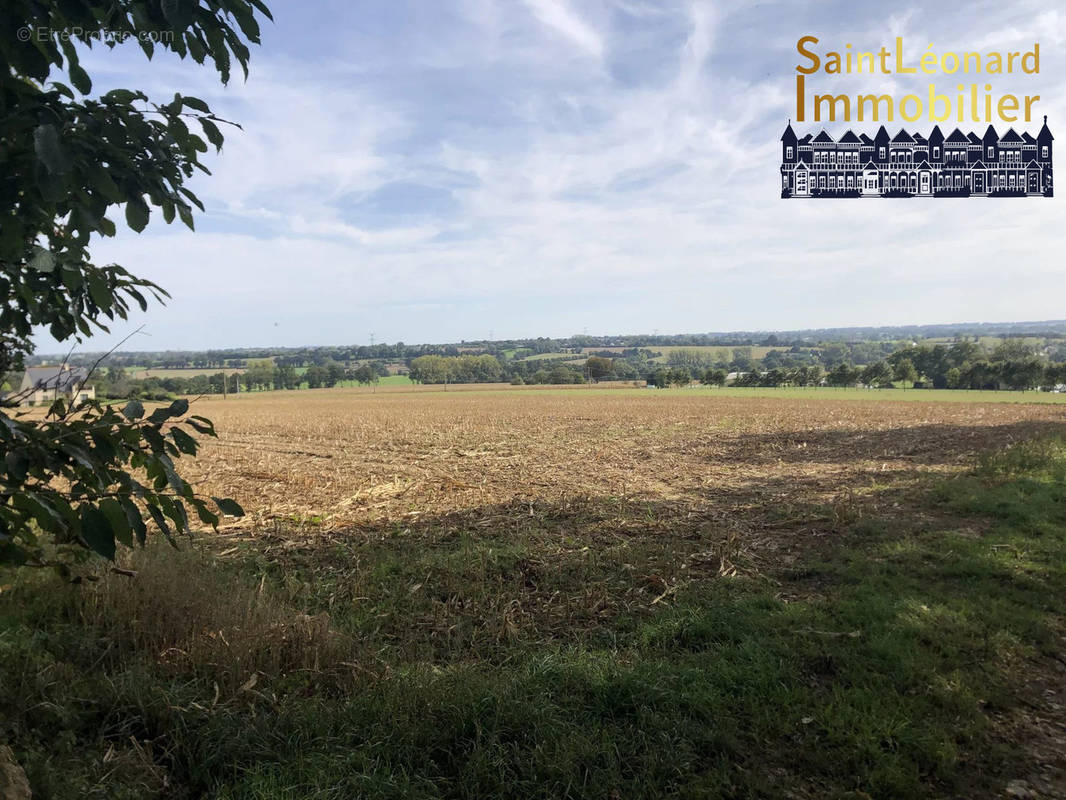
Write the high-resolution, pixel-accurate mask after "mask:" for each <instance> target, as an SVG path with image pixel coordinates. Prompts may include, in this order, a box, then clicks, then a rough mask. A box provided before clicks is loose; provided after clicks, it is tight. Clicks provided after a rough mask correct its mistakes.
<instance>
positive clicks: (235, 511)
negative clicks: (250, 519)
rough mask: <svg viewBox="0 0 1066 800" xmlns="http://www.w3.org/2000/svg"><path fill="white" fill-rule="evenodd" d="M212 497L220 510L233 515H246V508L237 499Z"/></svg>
mask: <svg viewBox="0 0 1066 800" xmlns="http://www.w3.org/2000/svg"><path fill="white" fill-rule="evenodd" d="M211 499H212V500H214V501H215V505H217V506H218V510H219V511H221V512H222V513H223V514H228V515H229V516H231V517H243V516H244V509H243V508H241V507H240V505H239V504H238V503H237V501H236V500H230V499H229V498H228V497H212V498H211Z"/></svg>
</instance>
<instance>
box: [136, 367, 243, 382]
mask: <svg viewBox="0 0 1066 800" xmlns="http://www.w3.org/2000/svg"><path fill="white" fill-rule="evenodd" d="M224 371H225V373H226V374H227V375H233V374H234V373H238V374H239V373H242V372H244V369H242V368H236V369H234V368H233V367H226V369H225V370H224ZM220 372H223V369H222V368H221V367H188V368H187V369H163V368H159V369H156V368H155V367H126V375H127V376H129V377H130V378H132V379H133V380H138V381H139V380H144V379H145V378H194V377H196V376H197V375H217V374H218V373H220Z"/></svg>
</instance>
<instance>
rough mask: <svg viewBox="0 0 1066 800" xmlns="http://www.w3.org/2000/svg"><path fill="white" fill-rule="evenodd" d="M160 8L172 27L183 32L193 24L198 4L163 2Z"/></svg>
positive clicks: (183, 0)
mask: <svg viewBox="0 0 1066 800" xmlns="http://www.w3.org/2000/svg"><path fill="white" fill-rule="evenodd" d="M160 7H161V8H162V11H163V16H164V17H166V20H167V22H168V23H170V27H172V28H173V29H174V30H175V31H183V30H185V29H186V28H188V27H189V26H190V25H192V23H193V17H194V14H195V13H196V3H195V2H193V0H162V2H161V3H160Z"/></svg>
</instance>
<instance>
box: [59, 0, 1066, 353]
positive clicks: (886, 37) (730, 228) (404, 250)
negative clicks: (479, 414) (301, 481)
mask: <svg viewBox="0 0 1066 800" xmlns="http://www.w3.org/2000/svg"><path fill="white" fill-rule="evenodd" d="M966 6H967V10H966V13H961V12H960V11H959V8H958V6H957V5H951V4H940V3H936V4H933V3H921V4H917V3H915V4H911V5H910V6H908V4H906V3H902V2H891V3H889V2H863V3H855V2H836V1H835V0H833V1H826V2H811V1H810V0H783V1H782V2H730V1H726V0H723V1H721V2H702V1H695V2H672V1H671V0H614V1H613V2H610V1H609V0H457V1H456V2H447V3H444V2H441V3H438V2H429V1H428V0H408V1H407V2H404V1H403V0H366V1H365V2H360V3H351V2H347V0H313V1H312V0H308V2H297V1H296V0H274V2H273V3H271V7H272V11H273V12H274V16H275V22H274V23H273V24H271V23H269V22H267V23H265V25H264V28H263V44H262V46H261V47H256V48H253V52H252V61H251V66H250V76H249V78H248V80H247V81H244V80H243V78H242V76H241V75H240V73H239V72H238V73H237V75H236V76H235V77H234V78H233V79H232V80H231V81H230V83H229V85H228V86H222V85H221V84H220V83H219V81H218V77H217V74H216V73H215V72H214V71H213V69H208V68H201V67H199V66H197V65H196V64H195V63H193V62H191V61H186V62H182V61H180V60H178V59H177V58H176V57H173V56H169V57H168V56H167V55H166V54H164V55H163V56H160V55H158V54H157V56H156V57H155V58H154V59H153V60H152V62H150V63H149V62H147V61H146V60H145V59H144V57H143V55H142V54H141V52H140V50H139V49H137V48H136V46H135V45H133V44H129V45H126V46H123V47H119V48H116V49H115V50H113V51H107V50H106V49H104V48H101V47H97V48H94V49H93V50H92V51H91V53H89V54H87V56H86V58H85V61H84V65H85V66H86V67H87V68H88V70H89V73H90V74H91V75H92V76H93V78H94V83H95V85H94V92H103V91H106V90H107V89H109V88H113V87H116V86H123V87H127V88H140V89H144V90H145V91H147V92H148V93H149V94H150V95H151V96H153V97H157V98H159V99H163V100H169V99H170V98H171V97H172V95H173V93H174V92H175V91H180V92H181V93H183V94H191V95H195V96H198V97H201V98H203V99H205V100H206V101H208V102H209V104H210V105H211V106H212V109H213V110H214V111H215V112H216V113H217V114H219V115H220V116H222V117H225V118H227V119H232V120H235V121H237V122H239V123H240V124H241V125H242V126H243V131H237V130H232V131H230V132H229V133H228V134H227V136H228V138H227V140H226V144H225V146H224V147H223V149H222V152H221V154H219V155H217V156H216V155H215V154H214V153H213V152H212V155H211V157H210V158H209V159H208V165H209V166H210V168H211V170H212V172H213V175H212V176H210V177H205V178H200V177H198V178H197V179H195V180H194V182H193V184H192V188H193V190H194V191H196V192H197V194H198V195H199V196H200V198H201V199H202V200H203V201H204V203H205V204H206V206H207V211H206V213H204V214H200V215H198V216H197V220H196V225H197V230H196V233H191V232H189V231H188V230H186V229H185V228H184V227H183V226H180V225H179V224H173V225H169V226H168V225H166V224H165V223H163V221H162V219H161V218H159V215H158V213H157V214H155V215H153V221H152V223H151V224H150V225H149V227H148V228H147V229H146V230H145V231H144V232H143V233H141V234H136V233H133V232H131V231H120V233H119V235H118V236H116V237H115V238H113V239H101V240H100V241H98V242H97V243H96V244H95V245H94V249H93V254H94V258H95V261H96V262H97V263H109V262H116V263H120V264H122V265H124V266H125V267H127V268H128V269H130V270H131V271H133V272H134V273H135V274H138V275H141V276H144V277H147V278H150V279H152V280H155V281H156V282H157V283H159V284H160V285H162V286H163V287H164V288H166V289H167V290H168V291H169V292H170V293H171V295H172V296H173V298H172V300H171V301H170V302H169V303H168V304H167V305H166V306H165V307H161V306H156V307H153V308H151V309H150V310H149V311H148V312H147V313H144V314H137V315H135V316H134V317H133V318H132V319H131V320H130V321H129V322H128V323H121V324H118V325H115V326H114V328H113V335H111V336H98V337H96V338H95V339H93V340H92V341H90V342H86V343H84V344H83V345H82V346H81V347H82V349H86V350H96V349H104V348H106V347H109V346H111V345H113V344H114V343H115V342H117V341H118V340H119V339H121V338H122V337H124V336H126V335H128V334H129V333H130V332H132V331H133V330H134V329H136V328H137V327H138V326H140V325H143V326H144V328H143V331H142V332H141V333H140V334H138V335H136V336H135V337H134V338H133V339H132V340H131V341H130V342H128V343H127V344H126V345H124V346H123V349H126V350H163V349H207V348H221V347H246V346H247V347H256V346H304V345H329V344H335V345H346V344H366V343H369V342H370V340H371V336H373V338H374V340H375V341H377V342H396V341H403V342H406V343H408V344H413V343H421V342H447V341H460V340H476V339H485V338H489V337H491V338H494V339H507V338H520V337H535V336H567V335H571V334H576V333H582V332H588V333H589V334H603V335H609V334H616V333H642V332H646V333H650V332H653V331H658V332H659V333H686V332H690V333H691V332H704V331H726V330H787V329H796V328H814V327H819V328H820V327H830V326H844V325H891V324H915V323H939V322H945V323H947V322H968V321H1020V320H1039V319H1057V318H1062V317H1066V313H1064V310H1063V306H1062V298H1063V297H1064V296H1066V269H1064V268H1063V263H1062V260H1061V253H1062V252H1063V250H1064V249H1066V226H1063V224H1062V222H1061V220H1062V204H1063V202H1064V199H1063V197H1061V196H1060V197H1056V198H1054V199H1043V198H1034V199H1027V200H1015V201H1008V200H991V199H971V200H909V201H895V202H892V201H881V200H863V201H800V200H792V201H783V200H781V199H780V188H779V187H780V174H779V166H780V143H779V138H780V136H781V133H782V130H783V129H784V127H785V123H786V121H787V119H788V118H790V117H793V118H794V117H795V76H796V72H795V68H796V65H797V64H798V63H800V62H801V61H802V59H800V58H799V56H798V54H797V51H796V41H797V39H798V38H799V37H801V36H803V35H807V34H811V35H814V36H817V37H819V39H820V40H821V41H820V43H819V45H817V46H816V47H815V49H816V50H818V51H819V52H825V51H827V50H837V49H839V50H843V48H844V45H845V43H849V42H850V43H852V44H853V45H854V47H855V49H856V50H866V49H869V50H877V49H878V48H879V47H880V46H881V45H886V46H888V47H891V46H892V45H893V43H894V39H895V37H896V36H902V37H903V38H904V42H905V52H906V53H908V56H909V61H911V62H914V61H917V59H918V57H919V56H920V54H921V53H922V52H923V51H924V50H925V49H926V48H927V46H928V45H929V44H930V43H934V44H935V50H936V51H938V52H941V51H946V50H950V49H959V50H974V49H980V50H986V49H996V50H1002V51H1007V50H1012V49H1013V50H1028V49H1030V48H1031V47H1032V44H1033V42H1040V45H1041V72H1040V74H1039V75H1002V76H993V77H992V82H993V85H994V90H995V92H996V93H997V94H998V93H1002V92H1014V93H1017V94H1020V95H1025V94H1040V95H1041V99H1040V101H1039V102H1038V103H1037V104H1036V106H1035V107H1034V111H1036V112H1037V113H1039V114H1040V115H1043V114H1047V115H1048V116H1049V120H1048V121H1049V125H1050V127H1051V130H1052V131H1053V132H1054V131H1056V130H1057V129H1059V128H1061V130H1062V131H1063V132H1064V133H1063V135H1062V136H1060V139H1061V140H1063V142H1064V146H1066V105H1064V102H1063V101H1064V98H1066V64H1064V61H1063V54H1062V51H1063V45H1064V42H1066V9H1063V10H1062V11H1059V10H1056V9H1055V4H1052V3H1047V2H1039V3H1038V2H1001V1H998V0H997V1H996V2H990V1H989V2H974V3H967V4H966ZM930 80H932V81H936V82H937V83H938V84H942V85H943V86H944V87H945V89H946V90H950V89H951V87H952V86H953V84H954V83H957V82H958V81H956V80H955V79H954V77H950V78H949V76H945V75H938V76H933V77H926V76H919V77H918V78H917V79H915V78H911V77H909V76H895V75H890V76H869V75H865V76H861V77H857V76H852V77H851V78H842V77H840V78H831V77H830V76H827V75H825V74H824V73H822V74H821V75H815V76H811V77H809V78H808V79H807V83H808V86H809V88H810V90H812V91H822V90H832V91H834V92H837V91H848V92H851V93H852V94H854V92H856V91H858V90H859V89H862V90H863V91H873V90H877V91H896V92H897V93H899V94H906V93H909V92H911V91H915V92H916V93H917V94H919V95H921V94H923V93H924V92H925V91H927V88H926V87H927V84H928V82H929V81H930ZM981 80H982V82H983V81H984V80H987V78H986V77H985V76H982V77H981ZM901 125H905V126H906V127H908V128H910V129H912V130H913V129H915V128H919V129H921V130H923V131H925V132H926V133H927V132H928V129H929V128H931V127H932V125H931V123H929V122H920V123H915V124H907V123H896V125H895V126H894V127H893V131H892V132H893V133H894V132H895V129H896V128H898V127H900V126H901ZM826 127H827V129H828V130H829V132H830V133H833V134H839V133H842V132H843V131H844V130H845V129H846V128H847V127H855V128H856V129H857V130H869V131H870V132H871V133H872V132H873V129H872V128H870V126H869V123H866V124H865V127H864V126H863V124H859V125H851V126H848V125H844V124H836V125H833V124H830V125H828V126H826ZM942 127H944V129H945V133H947V132H949V130H950V127H951V126H950V124H948V125H946V126H942ZM976 127H979V128H980V129H981V130H983V129H984V127H985V124H983V123H982V124H981V125H980V126H976ZM1017 127H1018V129H1019V130H1029V131H1030V132H1031V133H1033V134H1034V135H1035V134H1036V132H1037V131H1038V129H1039V127H1040V120H1039V118H1038V119H1036V120H1034V121H1033V122H1032V123H1030V124H1029V125H1025V124H1024V123H1019V124H1018V126H1017ZM997 128H998V129H999V130H1000V132H1001V133H1002V132H1004V131H1005V130H1006V128H1007V125H1005V124H1002V123H999V124H997ZM818 129H819V127H816V126H815V124H814V123H812V122H808V123H806V124H805V125H797V126H796V130H797V133H798V134H799V135H801V136H802V135H803V134H804V133H805V132H815V133H816V132H817V130H818ZM967 129H968V128H967ZM112 217H113V218H114V219H116V220H117V221H121V220H122V216H121V214H120V213H119V214H115V213H113V214H112ZM38 345H39V350H40V351H42V352H55V351H57V350H58V349H59V346H57V345H56V344H55V343H54V342H52V341H51V340H50V339H49V338H48V337H47V336H41V337H40V338H39V339H38ZM64 349H66V348H64Z"/></svg>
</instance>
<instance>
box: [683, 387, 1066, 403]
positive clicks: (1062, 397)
mask: <svg viewBox="0 0 1066 800" xmlns="http://www.w3.org/2000/svg"><path fill="white" fill-rule="evenodd" d="M696 388H697V389H700V390H706V391H708V392H713V393H714V394H716V395H722V396H725V397H781V398H816V399H833V400H878V401H880V400H908V401H911V402H926V403H934V402H935V403H1066V394H1056V393H1054V392H1039V391H1035V390H1034V391H1028V392H1012V391H980V390H976V389H974V390H969V389H842V388H837V387H832V386H818V387H810V388H801V387H793V386H787V387H781V388H776V389H775V388H770V387H752V388H741V387H733V386H727V387H724V388H719V387H705V386H700V387H696ZM683 391H689V390H683Z"/></svg>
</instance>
